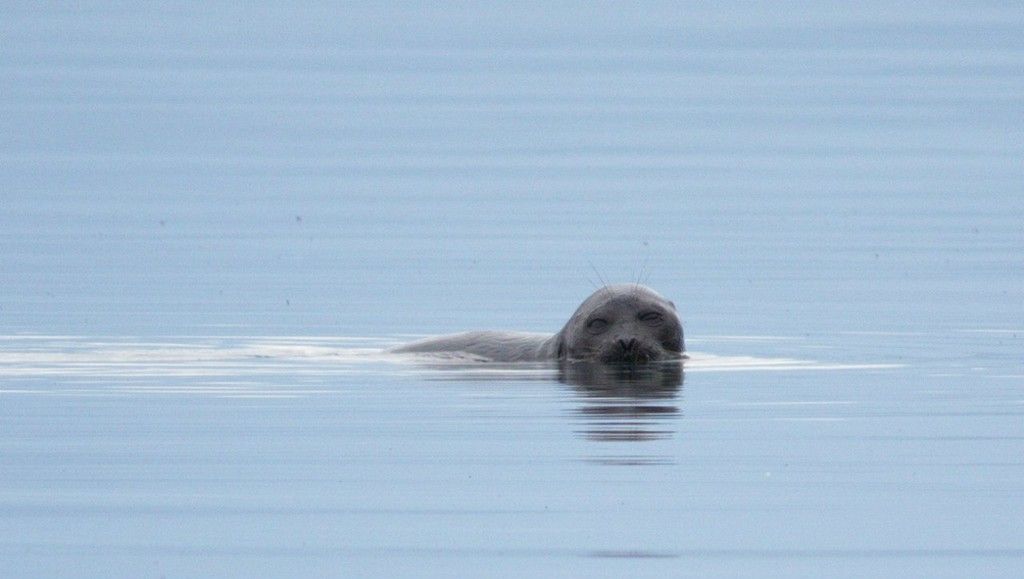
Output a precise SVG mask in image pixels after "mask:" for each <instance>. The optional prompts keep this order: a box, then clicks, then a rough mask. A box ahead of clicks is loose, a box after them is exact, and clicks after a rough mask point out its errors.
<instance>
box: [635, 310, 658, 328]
mask: <svg viewBox="0 0 1024 579" xmlns="http://www.w3.org/2000/svg"><path fill="white" fill-rule="evenodd" d="M637 318H638V319H639V320H640V321H641V322H644V323H646V324H649V325H652V326H657V325H658V324H660V323H661V322H662V320H664V319H665V316H663V315H661V313H660V312H643V313H641V314H640V315H638V316H637Z"/></svg>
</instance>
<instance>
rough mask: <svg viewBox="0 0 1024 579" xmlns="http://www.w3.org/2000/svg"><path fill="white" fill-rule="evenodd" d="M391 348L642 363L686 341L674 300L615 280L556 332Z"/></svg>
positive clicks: (667, 355)
mask: <svg viewBox="0 0 1024 579" xmlns="http://www.w3.org/2000/svg"><path fill="white" fill-rule="evenodd" d="M390 351H391V352H393V353H423V354H437V355H447V356H459V357H470V358H474V359H478V360H480V361H489V362H537V361H544V360H566V361H588V362H599V363H604V364H642V363H646V362H654V361H658V360H673V359H679V358H682V357H683V352H684V351H685V346H684V342H683V327H682V324H681V323H680V322H679V316H678V315H677V314H676V307H675V304H673V303H672V302H671V301H669V300H667V299H665V298H663V297H662V296H661V295H659V294H658V293H657V292H655V291H654V290H652V289H650V288H648V287H646V286H642V285H639V284H616V285H606V286H604V287H602V288H600V289H598V290H597V291H595V292H594V293H593V294H591V295H590V297H588V298H587V299H585V300H583V303H582V304H580V306H579V307H578V308H577V309H576V312H575V313H573V315H572V317H570V318H569V321H568V322H566V324H565V326H564V327H562V329H561V330H560V331H559V332H558V333H557V334H555V335H550V334H535V333H526V332H495V331H483V332H463V333H461V334H452V335H449V336H438V337H434V338H426V339H424V340H419V341H416V342H411V343H409V344H405V345H402V346H398V347H397V348H393V349H391V350H390Z"/></svg>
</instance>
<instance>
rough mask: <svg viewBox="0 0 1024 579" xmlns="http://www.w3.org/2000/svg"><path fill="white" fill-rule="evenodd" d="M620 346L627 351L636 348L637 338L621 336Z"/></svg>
mask: <svg viewBox="0 0 1024 579" xmlns="http://www.w3.org/2000/svg"><path fill="white" fill-rule="evenodd" d="M619 346H621V347H622V349H623V350H625V351H627V352H628V351H630V350H633V349H634V348H636V338H619Z"/></svg>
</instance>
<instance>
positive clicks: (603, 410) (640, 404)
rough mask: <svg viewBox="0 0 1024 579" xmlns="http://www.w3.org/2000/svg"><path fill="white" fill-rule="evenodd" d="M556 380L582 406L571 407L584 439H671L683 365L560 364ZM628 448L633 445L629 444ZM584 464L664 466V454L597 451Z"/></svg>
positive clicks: (677, 362) (666, 458)
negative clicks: (577, 398) (565, 386)
mask: <svg viewBox="0 0 1024 579" xmlns="http://www.w3.org/2000/svg"><path fill="white" fill-rule="evenodd" d="M558 380H559V382H562V383H563V384H566V385H568V386H571V387H572V388H573V390H574V391H575V392H576V394H577V395H578V396H579V397H580V399H581V401H582V404H581V406H580V407H579V408H578V409H577V414H578V415H579V417H580V419H581V421H582V423H583V425H584V428H583V430H582V431H580V435H582V436H583V437H584V438H586V439H587V440H592V441H595V442H610V443H630V442H631V443H636V442H650V441H657V440H666V439H671V438H672V437H673V436H674V434H675V429H674V428H672V425H673V423H674V422H675V421H676V420H677V419H678V418H679V416H680V415H681V411H680V409H679V403H678V399H679V396H680V393H681V391H682V387H683V380H684V372H683V364H682V363H681V362H679V361H669V362H662V363H654V364H643V365H636V364H599V363H592V362H563V363H562V364H560V365H559V369H558ZM630 450H634V448H632V447H631V448H630ZM586 460H587V461H588V462H595V463H599V464H609V465H620V466H622V465H625V466H637V465H655V464H669V463H671V462H672V461H671V459H670V458H669V457H668V455H665V456H657V455H653V456H652V455H650V454H647V453H635V452H631V453H628V454H616V455H602V456H598V457H592V458H587V459H586Z"/></svg>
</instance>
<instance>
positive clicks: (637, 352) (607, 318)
mask: <svg viewBox="0 0 1024 579" xmlns="http://www.w3.org/2000/svg"><path fill="white" fill-rule="evenodd" d="M555 343H556V347H557V350H556V357H557V358H559V359H565V360H591V361H597V362H603V363H608V364H616V363H626V364H636V363H643V362H651V361H656V360H671V359H678V358H680V357H682V355H683V350H684V349H685V347H684V343H683V327H682V324H681V323H680V322H679V316H678V315H677V314H676V308H675V304H673V303H672V302H670V301H669V300H667V299H665V298H663V297H661V295H659V294H658V293H657V292H655V291H654V290H652V289H650V288H648V287H645V286H642V285H638V284H618V285H610V286H605V287H603V288H601V289H599V290H597V291H596V292H594V293H593V294H591V295H590V297H588V298H587V299H586V300H584V301H583V303H582V304H580V307H579V308H577V309H576V312H575V313H574V314H573V315H572V317H571V318H569V321H568V322H567V323H566V324H565V327H563V328H562V330H561V331H560V332H559V333H558V334H556V335H555Z"/></svg>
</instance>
